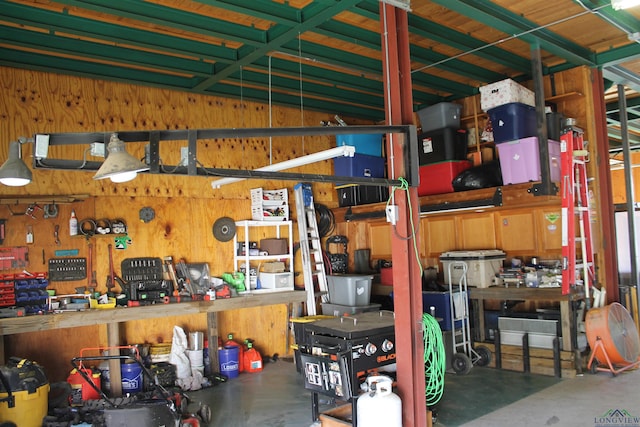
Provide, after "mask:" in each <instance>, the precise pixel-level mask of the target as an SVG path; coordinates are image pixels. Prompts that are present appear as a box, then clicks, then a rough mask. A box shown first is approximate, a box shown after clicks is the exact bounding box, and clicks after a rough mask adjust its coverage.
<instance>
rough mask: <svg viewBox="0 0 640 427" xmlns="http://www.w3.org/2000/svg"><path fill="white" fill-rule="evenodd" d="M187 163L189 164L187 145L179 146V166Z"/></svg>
mask: <svg viewBox="0 0 640 427" xmlns="http://www.w3.org/2000/svg"><path fill="white" fill-rule="evenodd" d="M188 164H189V147H180V164H179V166H187V165H188Z"/></svg>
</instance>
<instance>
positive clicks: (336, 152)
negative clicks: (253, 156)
mask: <svg viewBox="0 0 640 427" xmlns="http://www.w3.org/2000/svg"><path fill="white" fill-rule="evenodd" d="M355 151H356V147H354V146H352V145H341V146H340V147H335V148H330V149H328V150H324V151H318V152H317V153H313V154H308V155H306V156H302V157H297V158H295V159H291V160H285V161H284V162H280V163H274V164H271V165H267V166H263V167H261V168H258V169H256V171H260V172H276V171H281V170H285V169H291V168H296V167H299V166H304V165H308V164H311V163H316V162H321V161H323V160H329V159H333V158H335V157H341V156H344V157H353V154H354V153H355ZM245 179H247V178H233V177H227V178H222V179H218V180H216V181H213V182H212V183H211V187H212V188H214V189H216V188H220V187H221V186H223V185H226V184H233V183H234V182H238V181H242V180H245Z"/></svg>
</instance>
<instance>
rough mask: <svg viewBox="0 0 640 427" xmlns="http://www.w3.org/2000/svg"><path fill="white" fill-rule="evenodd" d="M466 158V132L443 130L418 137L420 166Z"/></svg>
mask: <svg viewBox="0 0 640 427" xmlns="http://www.w3.org/2000/svg"><path fill="white" fill-rule="evenodd" d="M466 158H467V132H466V131H465V130H463V129H455V128H443V129H438V130H433V131H430V132H425V133H422V134H420V135H418V162H419V163H420V165H426V164H431V163H437V162H442V161H444V160H465V159H466Z"/></svg>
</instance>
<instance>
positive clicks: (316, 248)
mask: <svg viewBox="0 0 640 427" xmlns="http://www.w3.org/2000/svg"><path fill="white" fill-rule="evenodd" d="M293 190H294V193H295V197H296V213H297V215H298V232H299V234H300V252H301V253H302V272H303V274H304V289H305V291H306V292H307V315H308V316H315V315H316V297H317V296H318V295H319V296H320V297H321V299H322V302H329V292H328V287H327V275H326V273H325V270H324V259H323V258H322V246H321V243H320V232H319V231H318V221H317V220H316V210H315V207H314V203H313V193H312V191H311V185H310V184H305V183H298V184H296V185H295V186H294V187H293ZM316 284H317V285H318V291H319V294H318V295H316V291H315V288H316Z"/></svg>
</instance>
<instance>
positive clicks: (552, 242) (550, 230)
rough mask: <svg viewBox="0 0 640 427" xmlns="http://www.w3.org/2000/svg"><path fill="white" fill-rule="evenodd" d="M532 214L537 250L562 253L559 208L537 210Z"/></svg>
mask: <svg viewBox="0 0 640 427" xmlns="http://www.w3.org/2000/svg"><path fill="white" fill-rule="evenodd" d="M534 212H535V213H534V215H535V224H536V236H537V237H538V241H537V247H538V250H539V251H540V252H547V253H558V254H560V253H561V252H562V224H561V211H560V206H557V207H545V208H538V209H536V210H535V211H534Z"/></svg>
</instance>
